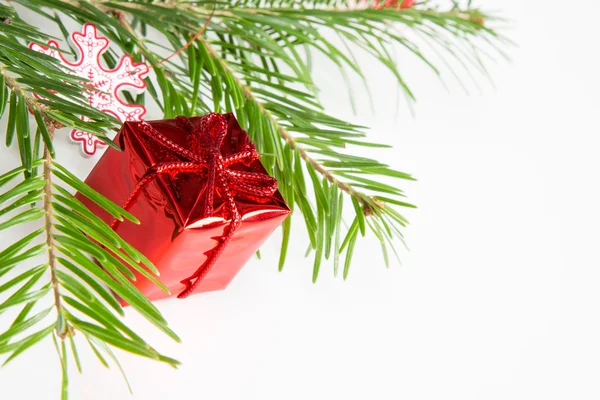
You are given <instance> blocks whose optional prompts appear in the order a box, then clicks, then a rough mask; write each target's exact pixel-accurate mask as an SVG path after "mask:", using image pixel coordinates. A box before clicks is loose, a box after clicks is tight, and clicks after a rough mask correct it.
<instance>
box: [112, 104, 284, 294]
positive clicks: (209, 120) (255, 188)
mask: <svg viewBox="0 0 600 400" xmlns="http://www.w3.org/2000/svg"><path fill="white" fill-rule="evenodd" d="M176 120H177V123H178V124H179V125H180V126H182V127H183V128H185V129H186V130H187V131H188V132H189V135H190V136H189V140H188V142H189V143H190V147H191V150H188V149H185V148H183V147H181V146H179V145H178V144H176V143H173V142H172V141H171V140H169V139H168V138H166V137H165V136H164V135H163V134H161V133H160V132H158V131H157V130H156V129H154V128H153V127H152V126H151V125H150V124H148V123H146V122H141V128H142V130H143V131H144V132H145V133H146V134H147V135H148V137H149V138H151V139H153V140H155V141H157V142H158V143H160V144H161V145H163V146H164V147H166V148H168V149H169V150H171V151H172V152H173V153H175V154H177V155H178V156H179V157H181V158H183V159H185V160H187V161H173V162H160V163H157V164H154V165H153V166H152V167H150V168H149V169H148V170H147V171H146V173H145V174H144V175H143V176H142V178H141V179H140V180H139V181H138V182H137V184H136V186H135V188H134V189H133V190H132V192H131V194H130V195H129V198H128V199H127V201H125V203H124V204H123V208H124V209H125V210H129V209H130V208H131V206H133V204H134V203H135V202H136V201H137V199H138V197H139V196H140V194H141V193H142V191H143V190H144V189H145V188H146V187H147V186H148V185H149V184H150V183H151V182H152V181H153V180H154V179H155V178H156V177H158V176H159V175H161V174H167V175H169V176H171V177H174V176H175V175H177V174H180V173H192V174H199V175H201V176H202V177H205V178H206V187H205V190H204V193H205V194H206V199H205V201H204V215H203V217H204V218H207V217H211V216H212V215H213V203H214V195H215V190H218V191H219V194H220V195H221V197H222V198H223V200H224V203H223V204H224V207H225V210H226V212H227V213H228V214H229V220H230V223H229V224H228V225H226V226H225V228H224V230H223V234H222V235H221V237H220V238H219V239H218V243H217V245H216V246H215V247H214V248H212V249H210V250H209V251H207V252H206V253H205V254H206V256H207V258H206V260H205V261H204V263H202V265H200V267H199V268H198V269H197V270H196V272H195V273H194V274H193V275H191V276H189V277H187V278H185V279H184V280H182V281H181V283H183V284H184V285H185V289H184V290H183V291H182V292H181V293H179V295H177V297H178V298H180V299H182V298H185V297H187V296H189V295H190V294H191V293H192V292H193V291H194V290H195V288H196V287H197V286H198V284H199V283H200V282H201V281H202V279H203V278H204V277H205V276H206V274H208V272H209V271H210V269H211V268H212V267H213V266H214V264H215V263H216V261H217V260H218V258H219V256H220V255H221V253H222V252H223V250H225V247H226V246H227V244H228V243H229V242H230V241H231V238H232V237H233V235H234V234H235V232H236V231H237V229H238V228H239V227H240V224H241V222H242V216H241V214H240V213H239V211H238V208H237V204H236V202H235V198H236V197H242V198H246V199H250V200H253V201H257V202H265V201H268V200H269V198H270V196H272V195H273V193H275V191H276V190H277V181H276V180H275V179H274V178H272V177H270V176H269V175H266V174H262V173H256V172H249V171H237V170H233V169H229V167H230V166H231V165H233V164H237V163H244V164H246V165H249V164H250V163H251V162H253V161H254V160H258V159H259V158H260V156H259V154H258V153H257V152H256V149H255V148H254V145H253V144H252V143H249V142H248V143H244V144H242V145H241V146H240V149H238V151H237V152H236V153H234V154H231V155H228V156H223V155H222V154H221V145H222V144H223V140H224V139H225V136H226V134H227V120H226V119H225V117H224V116H223V115H221V114H216V113H211V114H208V115H205V116H204V117H203V118H202V119H201V122H200V127H199V128H196V127H194V125H193V124H192V123H191V122H190V120H189V119H188V118H186V117H177V118H176ZM119 224H120V221H119V220H117V219H115V220H114V221H113V222H112V224H111V228H112V229H114V230H116V229H117V228H118V226H119Z"/></svg>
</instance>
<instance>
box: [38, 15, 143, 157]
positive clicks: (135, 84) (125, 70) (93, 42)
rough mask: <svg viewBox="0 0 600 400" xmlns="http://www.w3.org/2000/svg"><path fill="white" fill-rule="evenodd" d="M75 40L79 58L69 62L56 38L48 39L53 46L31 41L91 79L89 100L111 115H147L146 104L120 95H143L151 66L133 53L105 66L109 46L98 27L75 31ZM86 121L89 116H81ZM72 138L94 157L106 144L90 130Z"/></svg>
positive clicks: (77, 132)
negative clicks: (113, 66)
mask: <svg viewBox="0 0 600 400" xmlns="http://www.w3.org/2000/svg"><path fill="white" fill-rule="evenodd" d="M71 40H72V41H73V43H74V44H75V46H77V48H78V49H79V54H80V56H79V58H78V59H77V60H75V62H70V61H67V60H66V59H65V58H64V57H63V55H62V54H61V53H60V52H58V51H57V50H56V49H57V48H58V43H57V42H56V41H54V40H51V41H49V42H48V46H49V47H44V46H40V45H37V44H35V43H31V44H30V45H29V48H30V49H32V50H36V51H39V52H40V53H44V54H47V55H49V56H51V57H54V58H56V59H57V60H59V61H60V62H61V64H63V65H64V68H65V71H66V72H68V73H69V74H73V75H77V76H80V77H82V78H86V79H88V80H89V81H90V82H86V85H87V86H89V87H91V88H93V89H95V90H87V91H86V92H87V96H88V100H89V103H90V105H91V106H92V107H95V108H97V109H98V110H100V111H103V112H105V113H108V114H112V115H113V116H115V117H116V118H117V119H119V120H120V121H121V122H125V121H141V120H142V117H143V116H144V115H145V114H146V107H144V106H142V105H137V104H127V103H125V102H123V101H121V99H120V98H119V94H120V92H121V91H123V90H127V91H128V92H131V93H133V94H140V93H142V92H144V91H145V90H146V82H145V81H144V78H145V77H146V76H147V75H148V72H149V68H148V65H146V64H145V63H143V62H141V63H135V62H134V61H133V58H132V57H131V56H130V55H129V54H125V55H124V56H122V57H121V59H120V60H119V63H118V65H117V66H116V67H115V68H114V69H112V70H109V69H106V68H104V67H103V66H102V63H101V60H100V58H101V56H102V54H103V53H104V52H105V51H106V49H107V48H108V46H109V41H108V39H107V38H105V37H101V36H98V31H97V29H96V27H95V26H94V25H92V24H85V25H84V26H83V30H82V32H73V33H71ZM81 118H82V119H83V120H85V117H81ZM70 137H71V140H72V141H73V142H75V143H81V148H82V150H83V152H84V154H86V155H88V156H91V155H93V154H95V153H96V150H97V149H98V147H100V146H106V144H105V143H104V142H103V141H102V140H100V139H98V138H97V137H96V136H95V135H93V134H91V133H89V132H83V131H80V130H78V129H73V130H72V131H71V134H70Z"/></svg>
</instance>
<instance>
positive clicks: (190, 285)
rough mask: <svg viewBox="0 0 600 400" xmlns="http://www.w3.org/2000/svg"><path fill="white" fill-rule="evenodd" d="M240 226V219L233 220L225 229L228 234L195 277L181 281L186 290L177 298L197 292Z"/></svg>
mask: <svg viewBox="0 0 600 400" xmlns="http://www.w3.org/2000/svg"><path fill="white" fill-rule="evenodd" d="M240 225H241V221H240V220H239V219H233V220H232V221H231V223H230V224H229V225H227V226H226V227H225V230H226V232H223V233H224V235H223V236H221V237H220V238H219V243H218V244H217V245H216V246H215V247H213V249H212V250H211V251H210V253H209V254H208V258H207V259H206V260H205V261H204V262H203V263H202V265H200V267H199V268H198V269H197V270H196V272H194V274H193V275H191V276H189V277H187V278H185V279H184V280H182V281H181V283H183V284H184V285H185V289H184V290H183V291H182V292H181V293H179V294H178V295H177V298H179V299H184V298H186V297H188V296H189V295H190V294H191V293H192V292H193V291H194V290H196V287H197V286H198V284H199V283H200V282H202V280H203V279H204V278H205V277H206V275H207V274H208V273H209V272H210V270H211V269H212V267H213V266H214V265H215V263H216V262H217V260H218V259H219V257H220V256H221V254H222V253H223V250H225V248H226V247H227V245H228V244H229V242H230V241H231V239H232V238H233V235H234V234H235V232H236V231H237V230H238V228H239V227H240Z"/></svg>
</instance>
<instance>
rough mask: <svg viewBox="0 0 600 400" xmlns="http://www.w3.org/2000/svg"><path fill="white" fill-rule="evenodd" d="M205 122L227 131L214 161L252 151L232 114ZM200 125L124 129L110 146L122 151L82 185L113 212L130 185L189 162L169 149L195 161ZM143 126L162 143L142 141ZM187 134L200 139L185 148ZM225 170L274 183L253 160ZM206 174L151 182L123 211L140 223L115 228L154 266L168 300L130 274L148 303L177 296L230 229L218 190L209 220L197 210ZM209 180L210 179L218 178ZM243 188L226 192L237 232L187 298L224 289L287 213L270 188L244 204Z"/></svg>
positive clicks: (110, 153) (129, 125)
mask: <svg viewBox="0 0 600 400" xmlns="http://www.w3.org/2000/svg"><path fill="white" fill-rule="evenodd" d="M212 116H217V117H219V118H224V122H223V123H224V124H226V127H227V128H226V134H225V133H224V137H222V145H221V146H220V148H219V146H217V148H218V149H219V152H220V154H221V157H220V158H219V159H220V160H224V159H227V157H229V159H231V158H232V157H231V156H232V155H239V154H242V153H243V152H244V151H245V150H247V149H248V148H251V149H254V147H253V146H252V144H251V143H250V140H249V138H248V134H247V133H246V132H245V131H244V130H242V129H241V128H240V126H239V125H238V123H237V121H236V119H235V117H234V116H233V115H232V114H224V115H221V116H219V115H218V114H212ZM207 117H208V116H205V117H194V118H190V119H189V120H188V119H186V123H187V124H188V126H183V125H182V123H181V121H180V120H179V119H177V120H162V121H148V122H146V123H144V122H126V123H125V124H124V125H123V127H122V128H121V130H120V132H119V134H118V135H117V137H116V138H115V142H116V143H117V144H119V146H120V147H121V149H122V150H123V151H121V152H119V151H117V150H115V149H111V148H109V149H108V150H107V151H106V152H105V153H104V155H103V156H102V158H101V159H100V161H99V162H98V164H97V165H96V167H95V168H94V169H93V170H92V172H91V173H90V175H89V176H88V178H87V180H86V183H87V184H88V185H89V186H91V187H92V188H93V189H95V190H96V191H98V192H99V193H101V194H102V195H104V196H106V197H107V198H108V199H110V200H112V201H113V202H115V203H116V204H119V205H121V204H124V203H125V202H126V201H127V199H128V198H129V197H130V196H131V194H132V192H133V191H134V190H136V185H139V183H140V180H141V179H143V178H144V177H145V176H147V175H148V171H149V170H151V169H152V168H154V169H156V166H157V165H159V164H161V163H162V165H167V164H168V163H174V162H184V163H183V164H185V162H186V161H189V160H186V158H185V157H182V156H181V155H180V154H177V152H174V151H173V150H172V148H173V144H175V145H176V146H179V147H180V148H181V149H184V150H181V151H180V152H183V153H185V152H189V151H191V152H194V151H195V152H196V153H198V154H202V151H201V147H199V146H201V143H200V145H198V144H195V143H197V142H198V141H202V140H203V137H202V135H201V134H200V133H201V131H202V129H203V126H204V125H202V124H206V123H207V122H206V120H204V119H205V118H207ZM144 124H148V125H150V126H151V127H152V128H154V132H158V135H159V137H158V139H161V140H163V142H164V143H161V140H157V138H156V137H151V136H149V135H148V132H147V131H148V129H149V128H147V126H146V130H144V129H143V128H144ZM190 126H191V128H190ZM190 129H191V130H190ZM194 132H195V133H194ZM223 132H224V131H223ZM194 134H196V135H200V136H198V137H193V138H194V140H193V141H191V140H190V137H191V136H190V135H194ZM208 140H210V137H208ZM194 146H195V148H194ZM249 146H250V147H249ZM199 149H200V150H199ZM185 154H188V153H185ZM198 159H200V158H198ZM183 164H182V165H183ZM186 165H187V164H186ZM226 167H227V169H229V170H231V171H234V172H230V174H237V175H240V174H238V173H237V172H235V171H240V172H241V173H242V174H244V173H245V175H244V176H251V177H253V178H254V179H257V178H256V177H259V178H260V177H261V176H265V177H266V178H269V179H271V181H273V182H274V180H273V179H272V178H270V177H268V176H266V174H267V172H266V171H265V169H264V168H263V166H262V165H261V163H260V161H259V160H258V159H251V160H247V162H245V163H244V162H234V163H232V164H231V165H227V166H226ZM211 168H212V169H214V168H215V166H214V165H213V164H211V167H210V168H207V167H205V168H204V169H203V170H202V171H195V172H194V171H192V172H189V171H188V172H186V171H183V172H181V171H179V172H178V173H176V174H175V173H163V174H160V175H156V177H155V178H154V179H151V182H150V183H149V184H148V185H147V186H145V188H144V189H143V190H141V191H140V193H139V196H137V198H136V201H135V202H133V204H132V205H131V207H129V211H130V212H131V213H132V214H133V215H135V216H136V217H137V218H138V219H139V220H140V222H141V223H140V224H139V225H137V224H134V223H131V222H123V223H121V224H119V225H118V227H116V231H117V233H118V234H119V235H120V236H121V237H122V238H124V239H125V240H126V241H127V242H129V243H130V244H132V245H133V246H134V247H136V248H137V249H138V250H139V251H141V252H142V253H143V254H144V255H145V256H146V257H148V258H149V259H150V261H152V262H153V263H154V264H155V265H156V267H157V268H158V270H159V271H160V277H159V280H160V281H161V282H162V283H164V284H165V285H166V286H167V288H169V290H170V291H171V295H168V294H166V293H164V292H163V291H162V290H160V289H159V288H158V287H156V285H154V284H153V283H152V282H150V281H149V280H148V279H147V278H145V277H143V276H141V275H140V274H139V273H137V272H135V275H136V278H137V279H136V280H135V281H134V282H133V283H134V285H135V286H136V287H138V289H140V290H141V291H142V293H144V294H145V295H146V296H148V297H149V298H150V299H151V300H157V299H161V298H165V297H172V296H176V295H177V294H178V293H180V292H182V290H184V289H185V286H184V285H183V284H182V283H181V281H182V279H185V278H187V277H189V276H191V275H192V274H194V273H195V272H196V271H197V270H198V268H199V266H201V265H202V264H203V262H204V261H205V260H206V259H207V254H205V253H209V252H210V251H211V249H213V248H215V246H216V244H217V242H218V241H219V240H220V238H222V237H223V235H224V232H226V229H227V226H228V225H229V224H231V220H232V219H233V218H232V217H231V215H232V213H231V212H230V210H229V209H228V206H227V201H226V198H227V196H226V193H225V191H224V190H223V189H222V188H220V187H219V186H218V185H216V186H214V190H212V193H213V196H214V200H213V203H212V204H213V212H212V213H210V214H211V215H206V214H207V212H206V204H205V203H206V202H207V200H206V199H207V197H208V195H209V193H208V190H209V189H210V188H209V187H210V185H209V184H208V183H207V181H208V179H209V177H210V169H211ZM263 174H264V175H263ZM213 176H215V174H214V173H213ZM216 176H217V178H218V174H217V175H216ZM216 181H217V182H218V181H219V180H218V179H217V180H216ZM213 182H214V181H213ZM250 183H252V182H250ZM247 186H248V185H247V182H245V181H244V182H242V183H240V184H238V186H237V191H236V190H233V192H232V193H233V198H234V200H235V205H236V206H237V207H236V208H237V211H238V212H239V215H240V216H241V224H240V225H239V228H237V230H236V231H235V232H234V233H233V236H232V237H231V240H230V241H229V242H228V243H227V245H226V246H225V247H224V249H223V251H222V252H221V253H220V254H219V256H218V258H217V261H216V263H215V264H214V266H213V267H212V268H210V270H209V271H208V272H207V273H206V274H205V276H203V277H202V278H201V281H200V282H199V283H198V285H197V287H196V288H195V289H194V292H195V293H197V292H206V291H212V290H219V289H224V288H225V287H226V286H227V285H228V284H229V282H230V281H231V280H232V279H233V278H234V276H235V275H236V274H237V273H238V272H239V270H240V269H241V268H242V267H243V265H244V264H245V263H246V261H248V259H249V258H250V257H252V256H253V255H254V253H255V252H256V250H257V249H258V248H259V247H260V246H261V244H262V243H263V242H264V241H265V240H266V239H267V237H268V236H269V235H270V234H271V233H272V232H273V230H274V229H275V228H276V227H277V226H278V225H279V224H280V223H281V222H282V221H283V220H284V219H285V218H286V216H287V215H288V214H289V213H290V209H289V208H288V206H287V205H286V204H285V202H284V200H283V198H282V197H281V195H280V193H279V192H278V191H276V190H275V188H273V190H275V192H274V193H272V194H271V195H269V196H267V197H255V196H252V195H246V196H244V195H243V193H242V190H241V189H240V187H241V188H246V187H247ZM251 189H252V188H250V189H248V190H250V191H251ZM78 198H79V199H80V200H82V201H83V202H84V203H85V204H86V206H87V207H88V208H89V209H90V210H91V211H93V212H94V213H95V214H96V215H98V216H99V217H100V218H102V219H103V220H104V221H105V222H107V223H109V224H110V223H111V222H112V217H111V216H110V215H109V214H108V213H106V212H105V211H104V210H102V209H101V208H99V207H98V206H97V205H96V204H95V203H93V202H91V201H89V200H88V199H87V198H85V197H83V196H81V195H78ZM229 208H230V207H229Z"/></svg>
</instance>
